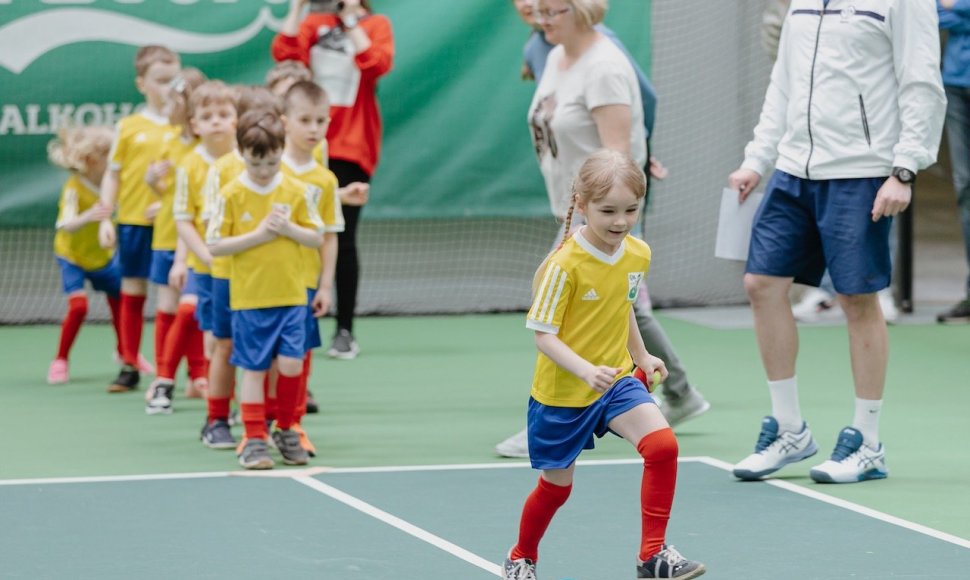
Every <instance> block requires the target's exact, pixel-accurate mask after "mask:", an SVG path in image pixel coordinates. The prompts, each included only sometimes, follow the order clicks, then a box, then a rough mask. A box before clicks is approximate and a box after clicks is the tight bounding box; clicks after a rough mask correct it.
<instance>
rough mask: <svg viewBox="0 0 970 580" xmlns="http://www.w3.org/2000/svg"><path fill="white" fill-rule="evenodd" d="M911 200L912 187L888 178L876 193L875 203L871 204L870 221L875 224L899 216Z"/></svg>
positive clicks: (893, 178)
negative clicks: (882, 219) (886, 218)
mask: <svg viewBox="0 0 970 580" xmlns="http://www.w3.org/2000/svg"><path fill="white" fill-rule="evenodd" d="M912 199H913V188H912V186H910V185H909V184H906V183H903V182H901V181H899V180H898V179H896V178H895V177H890V178H889V179H887V180H886V183H883V184H882V187H880V188H879V192H878V193H876V201H874V202H873V204H872V221H874V222H877V221H879V220H880V219H881V218H884V217H893V216H896V215H899V214H900V213H902V212H903V211H905V210H906V208H907V207H909V202H910V201H911V200H912Z"/></svg>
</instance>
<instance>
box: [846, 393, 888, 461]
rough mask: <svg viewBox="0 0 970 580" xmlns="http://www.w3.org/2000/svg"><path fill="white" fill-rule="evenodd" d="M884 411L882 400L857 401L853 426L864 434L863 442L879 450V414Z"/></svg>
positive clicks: (857, 398) (857, 399)
mask: <svg viewBox="0 0 970 580" xmlns="http://www.w3.org/2000/svg"><path fill="white" fill-rule="evenodd" d="M880 411H882V399H879V400H875V401H874V400H872V399H860V398H859V397H856V399H855V418H854V419H852V426H853V427H855V428H856V429H858V430H859V432H860V433H862V438H863V442H864V443H865V444H866V445H868V446H869V447H872V448H873V449H877V448H878V447H879V413H880Z"/></svg>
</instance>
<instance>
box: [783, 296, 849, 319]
mask: <svg viewBox="0 0 970 580" xmlns="http://www.w3.org/2000/svg"><path fill="white" fill-rule="evenodd" d="M791 313H792V315H794V317H795V320H798V321H799V322H818V321H819V320H822V319H823V318H837V317H838V316H839V315H841V313H842V308H841V307H840V306H839V302H838V301H837V300H836V299H835V296H832V295H831V294H829V293H828V292H826V291H825V290H821V289H819V288H809V289H808V290H806V291H805V293H804V294H802V299H801V300H800V301H799V302H798V304H796V305H795V306H792V309H791Z"/></svg>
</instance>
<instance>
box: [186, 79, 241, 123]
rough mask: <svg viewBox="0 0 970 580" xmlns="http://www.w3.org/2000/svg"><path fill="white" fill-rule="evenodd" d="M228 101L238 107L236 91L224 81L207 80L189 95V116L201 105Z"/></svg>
mask: <svg viewBox="0 0 970 580" xmlns="http://www.w3.org/2000/svg"><path fill="white" fill-rule="evenodd" d="M223 103H228V104H230V105H232V106H233V108H235V107H236V93H235V92H234V91H233V90H232V88H231V87H229V86H228V85H227V84H226V83H224V82H222V81H206V82H204V83H202V84H201V85H199V86H198V87H197V88H196V89H195V90H193V91H192V94H191V96H190V97H189V110H188V114H189V118H191V117H192V116H193V115H195V111H196V110H197V109H198V108H199V107H205V106H207V105H212V104H223Z"/></svg>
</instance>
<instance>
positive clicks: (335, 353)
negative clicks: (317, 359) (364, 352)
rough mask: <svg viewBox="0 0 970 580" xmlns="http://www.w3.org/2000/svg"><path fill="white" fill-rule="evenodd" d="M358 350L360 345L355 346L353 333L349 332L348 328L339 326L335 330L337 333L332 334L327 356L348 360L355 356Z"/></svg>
mask: <svg viewBox="0 0 970 580" xmlns="http://www.w3.org/2000/svg"><path fill="white" fill-rule="evenodd" d="M359 352H360V347H358V346H357V341H356V340H354V335H353V334H350V331H349V330H347V329H345V328H341V329H340V330H338V331H337V334H335V335H333V341H332V342H331V343H330V349H329V350H328V351H327V356H329V357H332V358H341V359H344V360H350V359H352V358H357V353H359Z"/></svg>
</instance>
